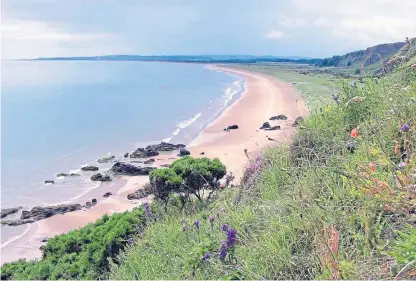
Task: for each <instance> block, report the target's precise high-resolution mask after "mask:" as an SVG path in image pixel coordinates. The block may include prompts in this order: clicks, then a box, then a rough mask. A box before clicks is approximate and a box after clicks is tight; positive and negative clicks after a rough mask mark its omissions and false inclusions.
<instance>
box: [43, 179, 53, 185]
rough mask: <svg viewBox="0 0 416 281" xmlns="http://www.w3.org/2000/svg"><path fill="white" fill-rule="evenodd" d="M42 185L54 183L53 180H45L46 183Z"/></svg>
mask: <svg viewBox="0 0 416 281" xmlns="http://www.w3.org/2000/svg"><path fill="white" fill-rule="evenodd" d="M44 183H45V184H54V183H55V181H53V180H46V181H44Z"/></svg>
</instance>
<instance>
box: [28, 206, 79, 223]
mask: <svg viewBox="0 0 416 281" xmlns="http://www.w3.org/2000/svg"><path fill="white" fill-rule="evenodd" d="M81 208H82V205H80V204H62V205H56V206H49V207H34V208H32V210H30V211H23V212H22V215H21V216H20V218H21V219H22V220H27V219H33V220H35V221H38V220H42V219H46V218H48V217H51V216H54V215H57V214H64V213H68V212H73V211H77V210H81Z"/></svg>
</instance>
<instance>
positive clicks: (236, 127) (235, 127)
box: [224, 125, 238, 132]
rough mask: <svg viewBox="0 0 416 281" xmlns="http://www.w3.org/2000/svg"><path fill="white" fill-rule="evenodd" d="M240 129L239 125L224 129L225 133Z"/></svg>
mask: <svg viewBox="0 0 416 281" xmlns="http://www.w3.org/2000/svg"><path fill="white" fill-rule="evenodd" d="M237 129H238V125H230V126H228V127H227V128H225V129H224V131H227V132H228V131H230V130H237Z"/></svg>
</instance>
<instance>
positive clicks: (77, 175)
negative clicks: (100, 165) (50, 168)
mask: <svg viewBox="0 0 416 281" xmlns="http://www.w3.org/2000/svg"><path fill="white" fill-rule="evenodd" d="M69 176H70V177H79V176H81V175H80V174H76V173H70V174H69Z"/></svg>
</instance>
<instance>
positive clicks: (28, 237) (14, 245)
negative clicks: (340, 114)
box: [1, 65, 306, 264]
mask: <svg viewBox="0 0 416 281" xmlns="http://www.w3.org/2000/svg"><path fill="white" fill-rule="evenodd" d="M208 67H211V68H212V69H213V70H216V71H221V72H226V73H228V74H231V75H235V76H238V77H241V78H243V81H244V88H243V89H242V91H241V92H240V93H238V96H237V97H236V98H234V96H233V97H232V99H231V100H230V104H228V105H227V106H226V107H225V108H224V109H223V110H221V111H220V112H219V113H218V114H217V115H216V117H215V118H214V119H213V120H212V121H211V122H209V123H208V124H207V125H205V126H204V127H203V128H202V129H201V130H200V131H199V133H198V134H197V135H196V136H195V137H194V138H192V140H191V141H190V142H189V143H188V149H189V150H190V151H191V155H192V156H193V157H200V155H201V153H202V152H204V155H203V157H209V158H214V157H217V158H219V159H220V160H221V161H222V162H223V163H224V164H225V165H226V167H227V171H231V172H232V173H233V174H234V175H235V176H236V180H239V179H240V178H241V176H242V174H243V167H244V165H246V163H247V158H246V156H245V154H244V149H247V150H248V155H250V156H251V155H255V154H256V153H258V151H259V150H260V149H262V148H264V147H266V146H268V145H273V144H275V143H274V142H271V141H269V140H268V138H269V137H271V138H273V139H275V140H279V141H283V142H284V141H287V140H288V139H289V138H290V137H291V136H292V135H293V133H294V132H295V131H296V129H295V128H293V127H291V123H293V120H294V118H296V117H297V115H303V114H304V112H306V111H304V110H305V106H304V103H303V100H302V99H301V97H300V95H299V94H298V93H296V92H295V91H294V90H293V88H292V87H287V83H282V82H280V81H278V80H277V79H275V78H272V77H268V76H265V75H263V74H259V73H252V72H249V71H242V70H236V69H233V68H229V67H227V66H224V65H209V66H208ZM283 84H284V85H285V87H281V85H283ZM279 85H280V87H279ZM295 100H296V106H295V107H294V105H293V102H294V101H295ZM298 101H300V102H299V104H298ZM299 106H300V107H301V109H302V110H301V111H302V112H301V113H299V112H298V107H299ZM242 111H244V113H245V114H241V112H242ZM278 114H285V115H287V116H288V120H286V121H269V122H270V123H271V124H272V125H275V124H280V125H281V127H282V130H278V131H262V130H258V128H259V127H260V126H261V125H262V124H263V122H266V121H268V120H269V118H270V117H271V116H273V115H278ZM244 117H246V118H244ZM226 124H228V125H232V124H237V125H239V126H240V128H239V129H238V130H233V131H231V132H224V131H223V128H225V127H226V126H228V125H226ZM253 136H254V137H253ZM173 157H174V154H163V155H160V156H158V157H155V158H157V160H156V164H157V166H160V165H162V164H168V163H171V162H172V161H173V160H172V158H173ZM175 158H176V157H175ZM147 181H148V177H147V176H136V177H125V176H123V177H120V178H117V179H115V180H114V181H113V182H112V183H111V184H107V183H101V184H100V186H99V187H97V188H95V189H93V190H91V191H90V192H88V193H87V194H85V195H83V196H80V198H79V200H82V199H85V197H88V198H89V199H90V198H91V197H92V196H93V194H96V195H95V198H100V199H99V200H98V203H97V204H96V205H95V206H93V207H92V208H91V209H88V210H81V211H75V212H70V213H66V214H63V215H56V216H53V217H50V218H47V219H44V220H41V221H37V222H35V223H32V224H30V225H29V229H28V230H26V233H24V234H22V235H21V237H18V238H16V239H14V240H13V241H10V242H6V243H7V245H4V247H3V245H2V254H1V255H2V257H1V258H2V259H1V260H2V264H3V263H4V262H10V261H14V260H17V259H18V258H27V259H34V258H39V257H40V256H41V251H40V250H39V247H40V246H42V245H43V244H44V243H42V242H40V240H41V238H43V237H51V236H54V235H57V234H61V233H66V232H68V231H70V230H72V229H77V228H80V227H82V226H85V225H86V224H88V223H91V222H94V221H96V220H97V219H98V218H100V217H102V216H103V215H104V214H112V213H114V212H122V211H126V210H131V209H133V208H134V207H136V206H137V205H138V204H140V203H143V202H145V201H149V200H150V199H148V198H145V199H141V200H135V201H130V200H128V199H127V194H128V193H130V192H134V191H135V190H137V189H139V188H142V187H143V185H144V184H145V183H146V182H147ZM106 191H111V192H113V195H112V196H110V197H108V198H105V199H103V198H102V195H103V194H104V193H105V192H106ZM62 220H65V225H62Z"/></svg>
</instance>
